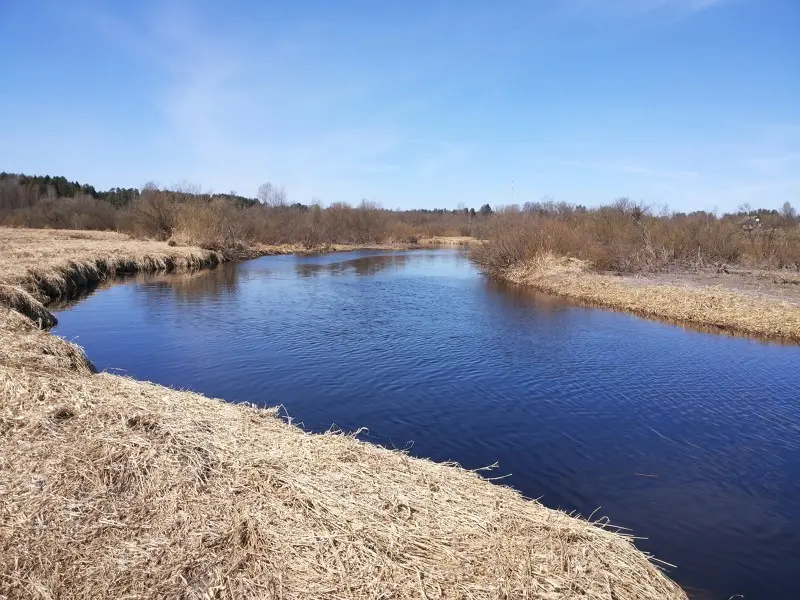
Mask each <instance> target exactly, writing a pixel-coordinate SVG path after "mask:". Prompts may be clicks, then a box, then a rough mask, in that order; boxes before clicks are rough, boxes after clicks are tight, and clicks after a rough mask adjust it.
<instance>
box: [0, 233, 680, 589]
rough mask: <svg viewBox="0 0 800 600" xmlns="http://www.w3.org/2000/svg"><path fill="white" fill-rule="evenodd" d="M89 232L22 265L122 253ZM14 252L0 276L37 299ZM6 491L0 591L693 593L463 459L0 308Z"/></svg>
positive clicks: (623, 547)
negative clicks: (326, 428)
mask: <svg viewBox="0 0 800 600" xmlns="http://www.w3.org/2000/svg"><path fill="white" fill-rule="evenodd" d="M83 243H85V244H87V249H86V253H85V254H82V253H81V251H80V250H78V249H77V248H72V251H71V253H69V256H68V257H59V256H57V254H58V253H48V252H47V251H46V249H45V246H46V244H43V245H41V246H39V247H40V248H41V255H40V256H41V257H40V258H39V259H37V258H36V256H35V250H33V248H36V246H35V245H32V246H31V247H30V252H31V255H29V256H27V258H26V260H27V261H28V262H27V264H28V268H29V269H30V268H34V269H36V268H41V269H45V266H44V265H48V266H47V269H55V272H58V273H60V275H61V276H66V277H70V274H69V272H62V271H61V269H62V267H63V264H64V263H62V262H61V260H62V258H63V260H67V261H69V262H70V263H71V264H73V265H76V266H75V267H73V268H75V269H78V265H84V264H87V263H91V262H92V261H96V260H98V259H97V257H98V256H100V255H102V256H105V257H106V258H105V259H104V260H106V261H107V262H108V261H111V262H112V263H113V261H116V260H122V259H121V258H119V257H116V256H115V255H114V254H113V252H112V251H111V250H110V249H109V248H110V245H113V244H119V245H120V250H121V251H122V252H129V251H131V247H130V246H127V245H126V244H125V243H123V240H120V239H110V238H105V237H101V238H99V239H97V240H95V243H89V242H87V241H84V242H83ZM70 244H72V242H69V243H68V244H67V245H68V246H69V245H70ZM75 244H77V242H75ZM151 247H152V246H151ZM100 248H102V250H100ZM152 248H154V247H152ZM158 248H159V249H158V250H155V249H154V252H157V253H158V252H162V251H163V252H164V253H165V254H168V253H169V252H172V251H175V252H181V253H182V254H181V255H180V256H183V257H184V258H183V259H182V260H185V262H181V263H179V264H181V265H183V264H186V265H187V266H191V265H193V262H192V261H193V260H194V259H189V258H186V257H187V256H189V254H185V253H190V252H194V250H182V249H181V250H176V249H174V248H169V247H168V246H165V247H164V248H161V247H160V246H159V247H158ZM167 248H169V249H168V250H167ZM95 251H96V252H97V253H95ZM17 252H20V250H17ZM101 253H107V254H101ZM124 256H126V257H130V256H131V255H130V254H124ZM142 256H143V257H144V256H147V257H149V258H148V260H155V259H154V255H151V254H143V255H142ZM159 256H161V255H159ZM169 256H171V257H173V258H172V260H176V258H177V257H178V256H179V255H177V254H176V255H169ZM192 256H194V255H192ZM201 258H202V257H201ZM12 262H13V261H5V262H3V264H2V265H0V280H6V281H11V282H13V283H15V285H18V286H28V287H26V288H23V289H21V292H25V293H30V292H34V293H36V292H37V290H38V287H35V286H38V285H39V282H38V280H37V278H36V277H29V276H27V275H26V272H25V271H24V270H20V268H19V267H18V266H17V265H15V264H12ZM143 264H144V263H143ZM154 264H157V263H154ZM37 272H39V271H37ZM41 272H49V271H47V270H45V271H41ZM30 286H34V287H30ZM29 295H30V294H29ZM31 297H32V296H31ZM0 497H2V498H3V504H2V510H1V511H0V597H8V598H111V597H113V598H142V597H148V598H158V597H162V598H163V597H181V598H197V599H201V598H202V599H210V598H231V599H233V598H286V599H290V598H352V599H359V598H429V599H433V598H541V599H556V598H596V599H605V600H612V599H614V600H629V599H630V600H633V599H641V600H648V599H653V600H655V599H659V600H660V599H684V598H686V596H685V594H684V593H683V592H682V591H681V590H680V589H679V588H678V587H677V586H676V585H675V584H674V583H672V582H671V581H670V580H669V579H668V578H667V577H665V576H664V575H663V574H662V573H661V571H659V570H658V569H657V568H656V567H655V566H654V565H653V564H652V563H651V562H649V561H648V559H647V557H646V556H645V555H644V554H642V553H641V552H639V551H638V550H637V549H636V548H635V546H634V545H633V543H632V541H631V540H630V539H628V538H626V537H623V536H622V535H619V534H617V533H614V532H613V531H610V530H609V529H607V528H603V527H600V526H596V525H592V524H589V523H587V522H585V521H582V520H579V519H576V518H573V517H570V516H568V515H566V514H564V513H562V512H558V511H554V510H549V509H547V508H545V507H543V506H541V505H540V504H538V503H536V502H534V501H529V500H525V499H523V498H522V497H521V496H520V495H519V494H518V493H516V492H515V491H513V490H511V489H509V488H504V487H501V486H498V485H494V484H492V483H491V482H489V481H486V480H484V479H482V478H480V477H479V476H478V475H477V474H475V473H472V472H468V471H465V470H463V469H460V468H458V467H457V466H453V465H442V464H436V463H433V462H430V461H426V460H420V459H414V458H410V457H408V456H406V455H405V454H403V453H401V452H396V451H389V450H386V449H383V448H380V447H377V446H374V445H370V444H366V443H362V442H359V441H358V440H357V439H355V438H354V437H351V436H345V435H341V434H335V433H330V434H326V435H311V434H307V433H305V432H303V431H301V430H300V429H298V428H296V427H292V426H289V425H287V424H285V423H283V422H282V421H281V420H280V419H278V418H276V417H275V414H274V412H272V411H269V410H260V409H255V408H252V407H247V406H242V405H232V404H228V403H225V402H222V401H219V400H213V399H209V398H205V397H203V396H200V395H197V394H192V393H187V392H180V391H175V390H171V389H168V388H164V387H161V386H157V385H153V384H149V383H144V382H138V381H134V380H131V379H128V378H124V377H119V376H114V375H109V374H105V373H104V374H94V373H93V369H92V367H91V365H90V363H89V362H88V361H87V360H86V358H85V356H84V355H83V352H82V351H81V349H80V348H78V347H77V346H74V345H72V344H69V343H68V342H66V341H64V340H62V339H60V338H57V337H55V336H53V335H50V334H48V333H46V332H44V331H41V330H39V328H38V327H36V326H35V325H34V324H33V322H32V321H31V320H30V319H28V318H27V317H24V316H22V315H21V314H20V313H19V312H17V311H15V310H12V309H10V308H8V307H4V306H0Z"/></svg>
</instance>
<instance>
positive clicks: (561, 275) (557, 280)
mask: <svg viewBox="0 0 800 600" xmlns="http://www.w3.org/2000/svg"><path fill="white" fill-rule="evenodd" d="M590 267H591V265H589V263H587V262H585V261H580V260H578V259H574V258H564V257H557V256H554V255H552V254H542V255H539V256H538V257H536V258H534V259H533V260H531V261H528V262H526V263H523V264H520V265H517V266H514V267H511V268H508V269H506V270H504V271H502V272H501V273H499V274H498V276H499V277H500V278H501V279H505V280H507V281H510V282H512V283H517V284H522V285H527V286H530V287H533V288H536V289H538V290H541V291H544V292H548V293H552V294H558V295H561V296H566V297H569V298H574V299H576V300H580V301H582V302H587V303H589V304H593V305H597V306H605V307H609V308H615V309H618V310H624V311H628V312H632V313H635V314H638V315H642V316H646V317H656V318H659V319H664V320H667V321H672V322H678V323H691V324H696V325H703V326H710V327H716V328H719V329H723V330H726V331H730V332H735V333H743V334H747V335H753V336H759V337H766V338H773V339H783V340H788V341H794V342H798V341H800V306H798V305H797V304H794V303H792V302H786V301H782V300H777V299H767V298H759V297H756V296H751V295H747V294H745V293H740V292H736V291H732V290H729V289H725V288H723V287H721V286H705V287H696V286H680V285H660V284H659V285H631V284H630V283H628V282H625V281H620V279H619V278H617V277H614V276H611V275H604V274H599V273H593V272H591V270H590Z"/></svg>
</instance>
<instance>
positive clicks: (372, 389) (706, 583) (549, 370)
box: [56, 250, 800, 600]
mask: <svg viewBox="0 0 800 600" xmlns="http://www.w3.org/2000/svg"><path fill="white" fill-rule="evenodd" d="M57 316H58V318H59V326H58V328H57V329H56V333H58V334H59V335H61V336H64V337H66V338H68V339H70V340H73V341H75V342H77V343H79V344H81V345H82V346H83V347H84V348H85V349H86V352H87V354H88V356H89V358H90V359H91V360H92V361H93V362H94V364H95V365H96V366H97V367H98V368H99V369H107V370H110V371H113V372H119V373H123V374H127V375H130V376H133V377H135V378H138V379H146V380H150V381H155V382H158V383H161V384H165V385H170V386H175V387H179V388H188V389H192V390H195V391H198V392H202V393H204V394H206V395H210V396H215V397H221V398H225V399H227V400H231V401H249V402H255V403H258V404H262V405H267V406H273V405H282V406H283V407H284V408H283V413H284V414H285V415H287V416H288V417H290V418H291V419H292V420H293V422H295V423H299V424H301V426H303V427H304V428H306V429H308V430H313V431H324V430H326V429H328V428H329V427H331V426H332V425H335V426H336V427H339V428H341V429H343V430H345V431H353V430H356V429H358V428H360V427H366V428H368V432H365V433H363V434H362V435H361V437H362V439H368V440H371V441H374V442H376V443H379V444H382V445H385V446H388V447H394V448H403V449H407V450H409V451H410V452H411V453H412V454H413V455H416V456H424V457H431V458H433V459H435V460H455V461H457V462H459V463H461V464H462V465H463V466H465V467H468V468H477V467H483V466H486V465H490V464H493V463H499V467H498V468H497V469H496V470H495V471H494V472H493V473H492V476H495V477H496V476H502V475H507V477H506V478H505V479H502V480H500V481H499V482H498V483H501V484H506V485H511V486H513V487H515V488H517V489H519V490H520V491H522V492H523V493H524V494H525V495H526V496H528V497H532V498H539V499H541V502H542V503H544V504H545V505H547V506H550V507H553V508H562V509H565V510H568V511H577V512H579V513H581V514H582V515H584V516H588V515H590V514H591V513H595V517H597V516H600V515H605V516H608V517H609V518H610V519H611V521H612V522H613V523H614V524H617V525H621V526H624V527H628V528H631V529H632V530H633V533H634V534H635V535H637V536H641V537H644V538H647V539H645V540H641V541H639V542H637V544H638V545H639V547H640V548H642V549H644V550H647V551H649V552H652V553H653V554H654V555H655V556H656V557H658V558H659V559H661V560H663V561H666V562H668V563H673V564H675V565H677V567H676V568H668V569H667V571H668V573H669V574H670V576H671V577H673V578H675V579H676V580H677V581H679V582H680V583H681V584H682V585H684V586H685V587H686V588H687V589H689V591H690V593H691V594H692V595H693V596H694V597H697V598H719V599H723V600H727V599H728V598H729V597H731V596H733V595H735V594H742V595H744V597H745V598H747V599H751V598H752V599H759V598H770V599H772V600H774V599H778V598H786V599H790V598H791V599H796V598H800V577H798V574H799V573H800V402H799V401H800V348H798V347H792V346H781V345H777V344H767V343H762V342H758V341H754V340H748V339H743V338H732V337H727V336H722V335H715V334H709V333H701V332H697V331H692V330H687V329H683V328H680V327H675V326H671V325H667V324H663V323H658V322H654V321H648V320H643V319H639V318H637V317H633V316H631V315H627V314H621V313H616V312H612V311H605V310H599V309H591V308H585V307H580V306H576V305H572V304H570V303H568V302H565V301H563V300H558V299H554V298H552V297H547V296H543V295H538V294H536V293H532V292H530V291H525V290H520V289H518V288H514V287H510V286H504V285H501V284H497V283H493V282H491V281H488V280H486V279H484V278H482V277H481V276H480V275H479V274H478V273H477V272H476V271H475V270H474V268H473V267H472V265H471V264H470V263H469V261H468V260H467V259H466V257H465V256H464V255H463V254H461V253H459V252H458V251H450V250H435V251H415V252H396V253H379V252H359V253H348V254H335V255H323V256H312V257H299V256H274V257H265V258H261V259H257V260H253V261H249V262H244V263H239V264H226V265H222V266H221V267H219V268H217V269H214V270H210V271H202V272H199V273H194V274H174V275H161V276H151V277H137V278H135V279H132V280H128V281H125V282H122V283H120V284H118V285H115V286H113V287H109V288H106V289H102V290H98V291H96V292H95V293H94V294H92V295H91V296H90V297H88V298H86V299H85V300H83V301H81V302H80V303H78V304H77V305H75V306H73V307H71V308H68V309H65V310H63V311H61V312H59V313H57Z"/></svg>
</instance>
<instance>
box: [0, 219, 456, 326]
mask: <svg viewBox="0 0 800 600" xmlns="http://www.w3.org/2000/svg"><path fill="white" fill-rule="evenodd" d="M463 239H464V238H445V237H440V238H430V239H423V240H420V244H418V245H424V246H425V247H435V246H441V245H448V244H449V245H454V244H461V243H463ZM466 239H469V238H466ZM418 245H410V244H405V243H393V244H321V245H320V246H317V247H311V248H309V247H307V246H304V245H302V244H278V245H262V244H257V245H252V246H236V247H231V248H226V249H222V250H211V249H204V248H198V247H196V246H185V245H171V244H169V243H167V242H159V241H150V240H137V239H134V238H131V236H129V235H127V234H122V233H115V232H109V231H74V230H65V229H61V230H53V229H13V228H7V227H0V247H2V248H3V253H2V254H0V305H5V306H11V307H13V308H15V309H16V310H18V311H20V312H22V313H23V314H26V315H28V316H29V317H31V318H32V319H33V320H35V321H38V322H40V323H41V325H42V326H45V327H50V326H52V325H53V324H55V321H54V319H53V317H52V315H51V314H50V313H49V312H48V311H47V310H46V309H45V308H44V306H43V305H44V304H47V303H48V302H49V301H52V300H55V299H68V298H71V297H73V296H75V295H77V294H79V293H80V292H81V290H84V289H86V288H87V287H89V286H92V285H95V284H97V283H99V282H101V281H103V280H105V279H108V278H113V277H114V276H115V275H116V274H121V273H136V272H157V271H180V270H193V269H200V268H206V267H211V266H215V265H217V264H219V263H220V262H223V261H226V260H232V259H243V258H254V257H257V256H268V255H274V254H307V253H319V252H348V251H353V250H365V249H379V250H388V249H404V248H411V247H416V246H418Z"/></svg>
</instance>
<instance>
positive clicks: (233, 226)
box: [0, 174, 480, 249]
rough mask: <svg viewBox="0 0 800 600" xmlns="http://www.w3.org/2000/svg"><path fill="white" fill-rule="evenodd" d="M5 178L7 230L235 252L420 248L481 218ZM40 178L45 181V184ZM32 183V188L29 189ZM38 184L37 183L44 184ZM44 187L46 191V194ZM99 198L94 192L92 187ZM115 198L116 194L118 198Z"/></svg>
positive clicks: (267, 192) (266, 194) (2, 221)
mask: <svg viewBox="0 0 800 600" xmlns="http://www.w3.org/2000/svg"><path fill="white" fill-rule="evenodd" d="M3 175H5V177H4V178H0V226H7V227H26V228H53V229H91V230H108V231H120V232H125V233H129V234H131V235H134V236H135V237H137V238H142V239H153V240H158V241H165V240H168V239H171V238H174V239H175V240H176V242H180V243H184V244H194V245H199V246H201V247H204V248H212V249H230V248H241V247H245V246H253V245H259V244H260V245H280V244H300V245H302V246H304V247H306V248H316V247H319V246H322V245H325V244H379V243H407V244H414V243H416V242H417V241H418V240H419V239H422V238H432V237H443V236H446V237H452V236H469V235H471V232H472V227H473V224H474V223H475V222H476V221H477V220H478V219H479V218H480V217H479V216H478V213H476V212H475V211H474V210H472V211H469V210H467V209H461V210H453V211H445V210H413V211H399V210H398V211H392V210H384V209H382V208H380V207H379V206H378V205H377V204H375V203H373V202H369V201H367V200H362V201H361V202H360V203H358V204H357V205H356V206H351V205H348V204H344V203H334V204H332V205H330V206H328V207H325V208H323V207H322V206H321V205H320V204H319V203H312V204H301V203H294V204H291V205H290V204H288V202H287V194H286V191H285V190H283V189H282V188H275V187H274V186H271V185H270V184H264V186H262V188H263V189H261V190H260V192H259V196H260V197H261V199H262V202H259V201H257V200H255V199H250V198H245V197H242V196H236V195H233V194H207V193H201V192H199V191H198V190H195V189H192V188H187V189H182V188H178V189H159V188H158V187H156V186H154V185H152V184H149V185H147V186H145V187H144V189H143V190H142V191H141V192H140V191H139V190H121V192H125V195H124V198H125V202H124V203H122V204H119V205H113V204H111V203H110V202H109V201H107V200H102V199H98V198H95V197H93V196H91V195H90V194H88V193H85V192H82V191H80V190H82V189H84V188H86V186H83V187H81V186H79V185H78V184H77V183H76V184H69V182H66V180H64V182H62V183H63V185H61V187H62V188H63V189H62V191H63V192H64V193H74V194H75V195H74V196H71V197H59V196H58V192H57V190H56V189H54V188H53V187H52V185H50V184H47V185H45V184H43V183H42V184H38V183H36V182H33V183H32V182H30V181H28V179H29V178H26V177H25V176H14V175H8V174H3ZM39 179H41V178H39ZM23 181H25V183H23ZM37 181H38V180H37ZM42 186H44V187H42ZM89 189H90V190H91V191H93V188H89ZM113 198H114V199H116V198H117V195H115V196H113Z"/></svg>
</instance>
